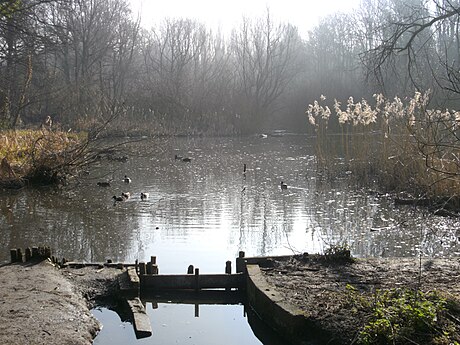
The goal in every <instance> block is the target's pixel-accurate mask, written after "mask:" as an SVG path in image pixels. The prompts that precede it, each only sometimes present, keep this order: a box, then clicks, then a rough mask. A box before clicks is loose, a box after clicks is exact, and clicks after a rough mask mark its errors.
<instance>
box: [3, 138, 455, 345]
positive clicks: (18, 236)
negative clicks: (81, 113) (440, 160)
mask: <svg viewBox="0 0 460 345" xmlns="http://www.w3.org/2000/svg"><path fill="white" fill-rule="evenodd" d="M311 144H312V143H311V142H310V141H309V139H308V138H306V137H304V136H283V137H268V138H265V139H261V138H256V137H252V138H211V139H209V138H207V139H205V138H198V139H188V138H179V139H174V140H172V139H171V140H155V141H153V140H145V141H142V142H139V143H134V144H131V145H130V146H129V147H128V148H127V152H126V154H128V155H129V160H128V162H126V163H122V162H117V161H107V160H102V161H101V162H100V163H99V164H98V165H97V166H95V167H94V168H93V169H92V170H91V172H90V175H89V176H85V177H84V178H83V179H80V180H77V181H75V182H74V183H72V184H71V185H69V186H66V187H63V188H38V189H24V190H21V191H2V193H1V196H0V214H1V218H0V234H1V236H0V246H1V248H3V249H2V250H1V251H0V261H7V260H8V259H9V258H8V255H9V248H15V247H16V248H24V247H27V246H36V245H46V246H50V247H51V248H53V250H54V255H56V256H58V257H66V258H68V259H73V260H79V261H105V260H106V259H109V258H110V259H112V260H114V261H125V262H134V260H135V259H139V260H144V261H148V258H150V256H151V255H156V256H157V260H158V261H157V262H158V264H159V268H160V273H185V272H186V270H187V267H188V266H189V265H190V264H193V265H194V266H195V267H199V268H200V271H201V272H203V273H214V272H217V273H223V272H224V269H225V262H226V261H227V260H232V261H233V260H234V258H236V257H237V256H238V252H239V251H240V250H244V251H245V252H246V255H247V256H253V255H278V254H291V253H293V252H304V251H307V252H320V251H322V250H323V249H324V248H326V247H328V246H330V245H335V244H344V243H346V244H348V245H349V246H350V248H351V250H352V253H353V255H355V256H362V257H365V256H372V257H386V256H415V255H418V253H419V252H420V251H421V252H422V253H423V255H425V256H432V257H436V256H454V255H455V256H458V255H460V245H459V240H458V238H457V237H458V233H457V229H458V228H459V225H460V224H459V221H458V220H453V219H447V218H442V217H437V216H433V215H431V214H427V213H425V212H424V211H423V210H420V209H414V208H412V207H409V206H406V207H398V208H396V207H395V206H394V205H393V203H392V200H391V199H390V198H389V197H388V196H385V195H378V194H373V193H369V191H366V190H357V189H356V188H354V187H353V186H351V187H350V186H349V185H348V183H349V181H348V180H347V179H337V180H335V181H331V182H328V183H324V182H323V181H322V180H321V179H319V178H318V177H317V174H316V166H315V159H314V156H313V149H312V145H311ZM175 154H178V155H183V156H188V157H191V159H192V161H191V162H189V163H187V162H182V161H179V160H176V159H174V155H175ZM244 164H246V167H247V169H246V172H244V171H243V166H244ZM125 175H128V176H130V177H131V179H132V183H130V184H126V183H124V182H123V177H124V176H125ZM107 177H109V178H113V182H112V186H111V187H109V188H102V187H98V186H97V185H96V183H97V182H98V181H101V180H106V179H107ZM281 181H284V182H286V183H287V184H288V189H286V190H281V188H280V182H281ZM127 191H129V192H130V193H131V195H132V197H131V198H130V199H129V200H127V201H126V202H119V203H115V204H114V203H113V199H112V196H113V195H120V194H121V193H122V192H127ZM141 192H146V193H149V194H150V198H149V199H147V200H144V201H142V200H141V199H140V193H141ZM194 308H195V307H194V306H190V305H175V304H170V303H163V304H159V307H158V309H155V310H153V308H152V307H151V305H150V307H149V308H148V312H149V315H150V317H151V320H152V323H153V325H154V327H153V328H154V333H155V334H154V337H153V338H147V339H144V340H139V342H142V341H145V342H147V341H148V342H149V344H150V343H152V342H153V343H158V344H168V341H169V343H171V342H173V343H175V342H176V341H177V342H180V343H183V344H193V343H200V344H207V343H209V344H216V343H222V339H225V338H228V339H230V340H229V342H227V344H235V343H236V344H239V343H241V344H243V343H244V344H259V343H260V342H259V341H258V340H257V339H256V338H255V337H254V336H252V335H251V332H250V330H248V328H246V331H245V332H243V333H244V334H243V335H242V334H240V333H239V332H235V330H238V329H242V328H241V327H248V326H247V322H246V319H245V318H244V317H243V315H244V311H243V307H242V306H241V305H237V306H203V307H202V308H201V307H200V318H194V317H193V315H194V313H195V309H194ZM189 309H190V310H189ZM95 313H97V311H95ZM100 314H103V315H99V314H98V317H99V318H102V322H103V323H104V325H105V326H106V329H107V328H109V327H110V331H109V334H110V338H109V339H108V340H107V339H106V338H105V337H106V336H105V335H104V334H107V331H103V332H102V333H101V335H100V336H98V338H97V340H96V342H95V344H115V341H118V340H121V342H120V343H122V344H129V343H134V341H135V340H133V339H135V337H134V333H133V330H132V327H131V326H129V327H126V325H125V324H124V323H120V322H121V321H116V320H114V319H113V317H114V316H113V315H112V314H110V312H105V311H103V312H102V313H100ZM182 315H192V316H191V317H190V318H188V317H185V318H184V317H182ZM104 318H109V319H110V318H112V319H110V320H104ZM249 321H250V322H251V319H249ZM215 323H218V325H217V324H215ZM112 327H115V329H112ZM178 329H183V330H184V332H183V333H181V334H180V335H178V336H177V337H172V334H174V332H176V331H177V330H178ZM104 332H106V333H104ZM126 332H128V333H129V335H126ZM262 334H266V333H265V331H264V332H262ZM238 336H242V337H243V338H244V339H240V338H238ZM104 339H105V340H104ZM123 339H125V340H126V339H127V340H126V341H125V340H123ZM248 339H249V340H248ZM261 339H263V338H261ZM263 341H264V343H265V344H267V341H268V340H266V339H265V340H264V339H263ZM136 344H137V342H136Z"/></svg>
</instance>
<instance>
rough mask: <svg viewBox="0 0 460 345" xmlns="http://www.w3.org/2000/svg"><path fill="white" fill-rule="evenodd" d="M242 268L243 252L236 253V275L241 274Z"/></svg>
mask: <svg viewBox="0 0 460 345" xmlns="http://www.w3.org/2000/svg"><path fill="white" fill-rule="evenodd" d="M243 267H244V252H243V251H240V252H239V253H238V258H237V259H236V273H240V272H243Z"/></svg>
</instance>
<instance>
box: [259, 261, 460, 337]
mask: <svg viewBox="0 0 460 345" xmlns="http://www.w3.org/2000/svg"><path fill="white" fill-rule="evenodd" d="M261 270H262V272H263V275H264V276H265V278H266V280H267V281H268V282H269V284H271V285H272V286H275V287H276V290H277V291H278V292H280V294H281V295H282V296H284V301H285V302H287V303H290V304H292V305H294V306H295V307H297V308H299V309H301V310H302V311H303V313H304V315H305V316H306V317H307V318H308V319H309V320H312V321H313V322H314V323H315V324H316V325H317V327H318V328H319V329H322V330H324V331H325V332H328V333H329V334H330V341H331V343H334V344H351V343H353V342H355V341H356V339H357V334H358V332H359V331H360V330H362V329H363V327H364V324H365V322H366V320H367V319H368V318H369V314H368V313H367V312H366V311H365V310H360V309H359V307H358V306H356V305H354V303H352V302H351V297H350V293H349V292H348V290H349V287H348V289H347V285H349V286H352V287H354V288H355V289H356V291H358V293H359V294H360V296H363V297H366V296H367V297H369V298H372V296H374V294H375V292H376V291H377V290H379V289H380V290H385V289H394V288H414V289H415V288H419V289H420V290H421V291H423V292H432V291H438V292H439V293H440V294H441V295H442V296H443V297H445V298H446V299H448V300H450V301H453V303H454V304H456V313H455V315H450V317H451V320H452V321H453V322H452V323H453V324H454V325H455V330H454V331H453V333H452V337H453V338H454V340H455V341H457V342H459V341H460V283H459V282H460V258H455V259H435V260H427V259H424V260H422V261H421V262H420V261H419V259H404V258H395V259H355V260H353V261H352V262H343V261H339V262H334V261H328V260H325V259H324V257H322V256H315V255H299V256H295V257H291V258H289V259H285V260H269V261H268V262H267V263H265V264H264V265H263V266H262V267H261ZM420 273H421V274H420Z"/></svg>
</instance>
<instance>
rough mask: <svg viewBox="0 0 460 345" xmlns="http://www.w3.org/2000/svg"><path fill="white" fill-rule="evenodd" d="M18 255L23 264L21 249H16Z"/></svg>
mask: <svg viewBox="0 0 460 345" xmlns="http://www.w3.org/2000/svg"><path fill="white" fill-rule="evenodd" d="M16 251H17V253H18V260H17V261H18V262H22V250H21V248H18V249H16Z"/></svg>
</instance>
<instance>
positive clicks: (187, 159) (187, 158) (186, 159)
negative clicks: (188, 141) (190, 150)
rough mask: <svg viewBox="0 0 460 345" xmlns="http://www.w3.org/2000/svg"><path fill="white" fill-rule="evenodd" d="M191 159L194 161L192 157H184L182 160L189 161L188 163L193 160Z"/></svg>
mask: <svg viewBox="0 0 460 345" xmlns="http://www.w3.org/2000/svg"><path fill="white" fill-rule="evenodd" d="M191 161H192V159H191V158H189V157H184V158H182V162H187V163H188V162H191Z"/></svg>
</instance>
